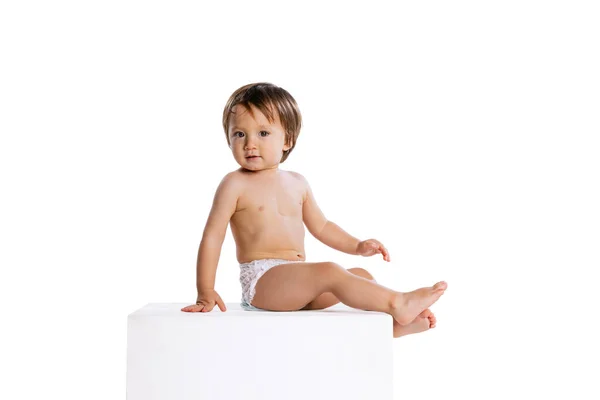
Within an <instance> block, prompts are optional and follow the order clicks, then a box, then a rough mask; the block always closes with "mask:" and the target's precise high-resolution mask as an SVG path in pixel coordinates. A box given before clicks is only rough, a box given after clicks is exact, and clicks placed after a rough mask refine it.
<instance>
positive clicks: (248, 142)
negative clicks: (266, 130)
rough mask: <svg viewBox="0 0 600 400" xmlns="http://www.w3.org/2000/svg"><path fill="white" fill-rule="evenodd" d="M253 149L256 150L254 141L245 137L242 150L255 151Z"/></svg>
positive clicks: (249, 137)
mask: <svg viewBox="0 0 600 400" xmlns="http://www.w3.org/2000/svg"><path fill="white" fill-rule="evenodd" d="M255 148H256V144H255V140H254V139H252V136H250V135H248V136H246V142H245V145H244V150H250V149H255Z"/></svg>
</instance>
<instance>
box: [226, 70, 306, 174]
mask: <svg viewBox="0 0 600 400" xmlns="http://www.w3.org/2000/svg"><path fill="white" fill-rule="evenodd" d="M238 104H239V105H242V106H244V107H245V108H246V109H247V110H249V111H250V110H251V109H250V104H252V105H253V106H255V107H256V108H258V109H259V110H260V111H261V112H262V113H263V114H264V115H265V116H266V117H267V119H268V120H269V122H271V123H272V122H273V121H274V120H275V118H274V116H273V113H272V110H273V109H275V110H276V111H277V114H278V116H279V120H280V121H281V126H282V127H283V129H284V131H285V143H286V144H287V145H289V146H291V147H290V148H289V149H288V150H285V151H284V152H283V156H282V157H281V161H280V163H282V162H284V161H285V160H286V159H287V158H288V156H289V155H290V153H291V152H292V150H294V147H296V140H297V139H298V135H299V134H300V128H301V127H302V115H301V114H300V109H299V108H298V104H296V100H294V98H293V97H292V95H291V94H289V93H288V92H287V91H286V90H285V89H282V88H280V87H278V86H275V85H273V84H271V83H267V82H258V83H251V84H248V85H245V86H242V87H241V88H239V89H237V90H236V91H235V92H233V94H232V95H231V96H230V97H229V100H227V104H226V105H225V109H224V110H223V129H224V130H225V137H226V138H227V144H228V145H231V142H230V141H229V134H228V131H229V116H230V115H231V114H234V113H235V112H234V111H233V107H234V106H236V105H238Z"/></svg>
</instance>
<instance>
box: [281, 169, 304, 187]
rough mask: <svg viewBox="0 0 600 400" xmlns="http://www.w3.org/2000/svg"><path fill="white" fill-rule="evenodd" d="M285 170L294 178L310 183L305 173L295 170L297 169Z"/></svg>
mask: <svg viewBox="0 0 600 400" xmlns="http://www.w3.org/2000/svg"><path fill="white" fill-rule="evenodd" d="M285 172H287V173H288V174H289V175H290V176H291V177H292V178H294V179H295V180H297V181H298V182H300V183H303V184H308V181H307V180H306V178H305V177H304V175H302V174H301V173H299V172H295V171H285Z"/></svg>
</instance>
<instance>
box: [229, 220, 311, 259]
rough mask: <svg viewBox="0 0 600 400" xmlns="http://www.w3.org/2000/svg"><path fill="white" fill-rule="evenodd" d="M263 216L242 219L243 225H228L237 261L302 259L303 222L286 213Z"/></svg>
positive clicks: (303, 255) (303, 253)
mask: <svg viewBox="0 0 600 400" xmlns="http://www.w3.org/2000/svg"><path fill="white" fill-rule="evenodd" d="M276 219H277V221H274V220H273V219H271V218H269V219H262V220H260V221H255V222H254V223H248V222H245V223H244V224H243V225H241V226H243V227H244V229H238V227H237V226H234V224H233V223H232V225H231V232H232V234H233V238H234V240H235V244H236V252H237V259H238V262H240V263H244V262H250V261H253V260H258V259H262V258H281V259H284V260H302V261H303V260H305V259H306V257H305V252H304V223H303V222H302V220H301V219H299V218H294V219H291V218H289V217H281V218H276Z"/></svg>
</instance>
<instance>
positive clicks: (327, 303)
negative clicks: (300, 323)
mask: <svg viewBox="0 0 600 400" xmlns="http://www.w3.org/2000/svg"><path fill="white" fill-rule="evenodd" d="M348 272H351V273H353V274H354V275H358V276H360V277H363V278H365V279H369V280H371V281H373V282H376V281H375V278H373V275H371V274H370V273H369V271H367V270H366V269H364V268H350V269H348ZM339 302H340V300H339V299H338V298H337V297H335V295H334V294H333V293H331V292H327V293H323V294H322V295H320V296H318V297H317V298H316V299H314V300H313V301H311V302H310V303H308V304H307V305H306V306H305V307H304V308H302V310H322V309H324V308H327V307H331V306H333V305H335V304H337V303H339ZM392 322H393V323H392V331H393V336H394V337H395V338H398V337H400V336H405V335H410V334H413V333H419V332H424V331H426V330H429V329H432V328H435V324H436V318H435V315H434V314H433V313H432V312H431V310H429V309H426V310H425V311H423V312H422V313H421V314H419V315H418V316H417V318H415V319H414V320H413V321H412V322H411V323H410V324H408V325H400V324H399V323H398V322H396V320H395V319H392Z"/></svg>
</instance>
